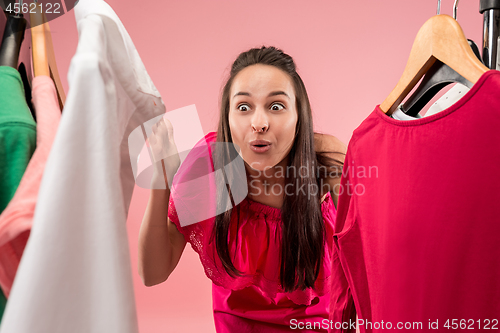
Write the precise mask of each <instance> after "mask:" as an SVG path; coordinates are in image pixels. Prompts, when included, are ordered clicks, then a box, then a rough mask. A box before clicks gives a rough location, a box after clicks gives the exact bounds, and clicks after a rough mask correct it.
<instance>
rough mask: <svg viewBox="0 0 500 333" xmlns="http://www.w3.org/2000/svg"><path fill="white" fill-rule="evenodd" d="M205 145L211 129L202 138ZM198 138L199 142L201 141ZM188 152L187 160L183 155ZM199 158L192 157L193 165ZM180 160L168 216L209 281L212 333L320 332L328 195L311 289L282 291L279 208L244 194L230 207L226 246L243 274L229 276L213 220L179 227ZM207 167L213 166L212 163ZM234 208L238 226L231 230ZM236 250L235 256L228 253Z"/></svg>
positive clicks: (329, 228) (328, 249)
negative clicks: (321, 249)
mask: <svg viewBox="0 0 500 333" xmlns="http://www.w3.org/2000/svg"><path fill="white" fill-rule="evenodd" d="M205 140H206V143H210V142H214V141H215V140H216V133H215V132H211V133H209V134H207V135H206V136H205ZM205 140H201V141H200V142H199V143H198V144H197V145H199V144H206V143H205V142H204V141H205ZM189 158H190V157H189V155H188V159H189ZM199 160H200V158H199V156H196V161H197V164H198V165H199V164H200V163H199ZM186 162H187V160H186V161H184V162H183V164H182V165H181V168H180V169H179V172H178V173H177V175H176V178H175V180H174V187H172V189H171V195H170V202H169V213H168V216H169V218H170V220H171V221H172V222H173V223H174V224H175V225H176V226H177V229H178V230H179V231H180V232H181V233H182V234H183V235H184V237H185V239H186V241H187V242H189V243H190V244H191V247H192V248H193V249H194V251H196V252H197V253H198V255H199V256H200V260H201V262H202V264H203V267H204V270H205V273H206V275H207V277H208V278H210V279H211V280H212V293H213V310H214V321H215V326H216V330H217V332H218V333H226V332H238V333H244V332H290V331H292V329H294V330H293V331H300V332H325V331H326V329H327V325H328V324H327V323H328V314H329V301H330V296H329V290H330V275H331V274H330V272H331V259H330V258H331V256H332V246H333V226H334V222H335V215H336V210H335V206H334V204H333V201H332V198H331V196H330V193H327V195H326V196H325V199H324V201H323V202H322V204H321V211H322V215H323V220H324V224H325V229H326V234H327V237H326V243H325V253H324V258H323V263H322V268H321V269H320V273H319V276H318V279H317V280H316V283H315V288H314V289H312V288H309V289H306V290H304V291H301V290H296V291H294V292H291V293H284V292H283V290H282V289H281V287H280V285H279V269H280V259H279V256H280V244H279V237H275V236H280V235H281V223H280V221H281V210H280V209H278V208H274V207H271V206H267V205H264V204H262V203H259V202H256V201H253V200H251V199H249V198H248V197H247V198H245V199H244V200H243V201H242V202H241V203H239V204H238V205H237V207H235V208H233V211H232V215H231V216H232V221H231V225H232V228H231V229H230V231H229V250H230V253H231V258H234V259H233V264H234V266H235V267H236V268H237V269H238V270H240V271H241V272H243V273H244V275H243V276H242V277H236V278H232V277H231V276H229V275H228V274H227V273H226V271H225V270H224V268H223V266H222V264H221V262H220V259H219V257H218V256H217V254H216V248H215V242H211V240H210V237H211V235H212V228H213V225H214V221H215V218H213V217H212V218H208V219H205V220H203V221H201V222H199V223H194V224H190V225H185V226H181V224H180V222H179V215H178V212H177V210H176V208H175V204H174V201H175V200H174V198H175V197H176V196H178V195H179V194H178V192H176V187H175V183H176V182H178V181H179V179H178V178H177V177H180V178H182V177H186V174H188V173H189V171H190V168H191V165H192V164H190V163H186ZM212 171H213V164H212ZM176 202H178V201H176ZM238 208H239V209H240V221H239V230H238V232H236V225H237V223H238V222H237V221H236V220H237V214H236V210H237V209H238ZM234 254H236V255H234Z"/></svg>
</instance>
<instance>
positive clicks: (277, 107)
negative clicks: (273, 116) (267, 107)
mask: <svg viewBox="0 0 500 333" xmlns="http://www.w3.org/2000/svg"><path fill="white" fill-rule="evenodd" d="M284 108H285V107H284V106H283V104H281V103H273V104H272V105H271V110H273V111H280V110H283V109H284Z"/></svg>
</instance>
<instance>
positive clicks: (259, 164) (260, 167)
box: [245, 160, 277, 171]
mask: <svg viewBox="0 0 500 333" xmlns="http://www.w3.org/2000/svg"><path fill="white" fill-rule="evenodd" d="M245 163H246V164H247V165H248V166H249V167H250V168H252V169H253V170H255V171H265V170H268V169H270V168H272V167H274V166H275V165H276V164H277V163H271V162H270V161H269V162H263V161H247V160H245Z"/></svg>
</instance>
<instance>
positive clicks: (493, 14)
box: [479, 0, 500, 69]
mask: <svg viewBox="0 0 500 333" xmlns="http://www.w3.org/2000/svg"><path fill="white" fill-rule="evenodd" d="M479 13H481V14H483V15H484V21H483V62H484V64H485V65H486V66H487V67H489V68H490V69H499V67H500V66H499V65H500V64H499V63H498V59H497V48H498V37H499V36H498V35H499V30H500V0H480V4H479ZM497 66H498V67H497Z"/></svg>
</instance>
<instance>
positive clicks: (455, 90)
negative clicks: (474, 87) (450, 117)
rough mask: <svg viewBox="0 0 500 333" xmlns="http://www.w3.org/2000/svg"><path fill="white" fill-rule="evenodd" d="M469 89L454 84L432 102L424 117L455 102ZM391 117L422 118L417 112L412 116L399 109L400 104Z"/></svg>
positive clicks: (402, 118) (403, 118)
mask: <svg viewBox="0 0 500 333" xmlns="http://www.w3.org/2000/svg"><path fill="white" fill-rule="evenodd" d="M468 91H469V88H468V87H466V86H464V85H463V84H459V83H458V84H455V85H454V86H453V87H452V88H451V89H450V90H448V91H447V92H446V93H445V94H444V95H443V96H441V98H439V99H438V100H437V101H436V102H435V103H434V104H432V105H431V106H430V107H429V109H428V110H427V112H426V113H425V115H424V117H428V116H432V115H433V114H436V113H438V112H441V111H443V110H445V109H447V108H449V107H450V106H452V105H453V104H455V103H456V102H458V101H459V100H460V98H462V97H463V96H465V94H466V93H467V92H468ZM391 118H393V119H397V120H415V119H419V118H422V116H421V115H420V114H417V116H416V117H412V116H409V115H407V114H406V113H404V112H403V110H401V106H399V107H398V108H397V109H396V110H395V111H394V112H393V113H392V114H391Z"/></svg>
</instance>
